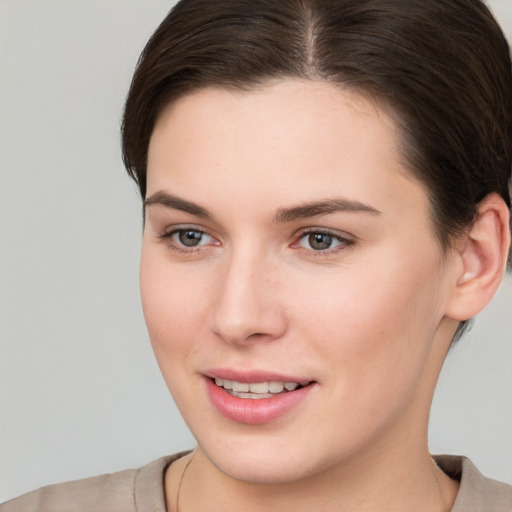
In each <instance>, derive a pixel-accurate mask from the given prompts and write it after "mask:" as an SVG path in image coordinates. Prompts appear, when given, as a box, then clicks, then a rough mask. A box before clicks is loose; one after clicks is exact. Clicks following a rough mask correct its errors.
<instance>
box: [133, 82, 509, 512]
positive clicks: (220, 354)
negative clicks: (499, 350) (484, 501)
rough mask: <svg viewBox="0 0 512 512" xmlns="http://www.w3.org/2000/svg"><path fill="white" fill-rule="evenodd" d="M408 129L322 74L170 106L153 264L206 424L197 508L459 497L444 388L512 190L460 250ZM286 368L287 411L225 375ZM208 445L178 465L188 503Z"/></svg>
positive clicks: (196, 425) (175, 357) (161, 310)
mask: <svg viewBox="0 0 512 512" xmlns="http://www.w3.org/2000/svg"><path fill="white" fill-rule="evenodd" d="M398 142H399V139H398V134H397V132H396V130H395V125H394V123H393V121H392V119H391V118H390V117H389V116H388V115H387V114H386V113H385V112H384V111H383V110H381V109H379V108H378V107H377V106H376V105H375V104H373V103H371V102H369V101H367V100H365V99H363V98H362V97H360V96H358V95H356V94H354V93H350V92H347V91H343V90H342V89H340V88H338V87H335V86H334V85H330V84H326V83H322V82H312V81H310V82H306V81H298V80H283V81H280V82H276V83H273V84H269V85H268V86H265V87H262V88H259V89H255V90H252V91H250V92H229V91H225V90H219V89H213V88H211V89H205V90H201V91H199V92H196V93H194V94H191V95H189V96H186V97H184V98H182V99H180V100H179V101H178V102H176V103H175V104H174V105H172V106H171V107H169V108H168V109H167V110H166V111H165V112H164V113H163V115H162V116H161V117H160V119H159V121H158V122H157V124H156V127H155V130H154V132H153V135H152V138H151V143H150V147H149V154H148V175H147V188H148V192H147V200H146V201H147V202H146V223H145V231H144V237H143V244H142V259H141V273H140V279H141V291H142V300H143V307H144V314H145V317H146V322H147V325H148V330H149V334H150V337H151V341H152V345H153V349H154V351H155V354H156V357H157V360H158V363H159V366H160V368H161V371H162V374H163V376H164V379H165V380H166V383H167V385H168V387H169V389H170V391H171V393H172V395H173V397H174V399H175V401H176V403H177V405H178V407H179V409H180V412H181V413H182V415H183V417H184V419H185V421H186V422H187V424H188V426H189V428H190V429H191V431H192V433H193V434H194V436H195V438H196V440H197V442H198V446H197V448H196V450H195V451H194V454H193V459H192V463H191V464H190V466H189V467H188V469H187V474H186V478H185V479H184V480H183V484H182V487H181V490H180V510H181V512H183V511H185V512H188V511H195V510H197V511H199V510H201V511H210V510H211V511H217V510H223V511H226V512H228V511H231V510H233V511H235V510H237V511H239V510H244V511H249V512H250V511H252V510H257V511H266V510H279V511H288V510H293V511H295V512H300V511H302V510H304V511H306V510H307V511H311V510H322V511H327V512H329V511H331V510H333V511H338V512H339V511H349V510H350V511H354V510H357V511H368V512H370V511H382V510H393V511H396V512H400V511H402V510H403V511H405V510H415V511H418V512H422V511H425V512H426V511H429V512H434V511H439V512H441V511H448V510H450V508H451V506H452V504H453V501H454V499H455V496H456V493H457V488H458V484H457V483H456V482H454V481H452V480H450V479H449V478H448V477H447V476H446V475H444V473H442V472H441V471H440V470H439V469H438V468H437V466H436V465H435V464H434V463H433V461H432V458H431V457H430V455H429V452H428V446H427V427H428V414H429V408H430V403H431V400H432V394H433V391H434V387H435V383H436V380H437V377H438V374H439V371H440V368H441V366H442V363H443V360H444V357H445V355H446V352H447V350H448V348H449V345H450V341H451V338H452V336H453V334H454V333H455V330H456V328H457V325H458V322H459V321H460V320H463V319H465V318H469V317H470V316H472V315H474V314H476V313H477V312H478V310H479V309H482V308H483V307H484V306H485V303H486V301H488V300H490V297H491V296H492V293H493V288H494V289H495V287H497V286H498V284H497V283H499V279H500V272H501V273H502V271H503V261H504V254H505V252H506V246H507V244H508V241H507V240H508V239H507V235H506V234H505V232H506V230H505V229H504V228H503V225H506V224H504V222H505V221H506V208H505V210H504V209H503V205H501V204H500V203H499V201H497V200H495V203H496V204H495V205H494V206H492V204H491V206H489V205H487V206H486V208H487V209H485V208H483V207H482V208H481V212H482V219H484V217H485V219H486V220H487V224H488V225H489V226H490V227H489V228H488V229H487V230H486V229H483V231H484V234H485V236H484V238H485V237H486V236H487V233H488V232H491V233H494V235H492V236H494V238H493V242H490V241H489V240H490V238H492V236H490V237H489V236H487V238H485V240H486V241H487V242H488V243H487V244H482V243H479V242H475V241H474V240H472V239H471V238H470V237H469V236H468V237H466V238H464V239H463V240H461V241H460V243H459V244H458V245H457V248H455V249H453V250H451V251H447V252H446V251H443V250H442V249H441V248H440V246H439V244H438V242H437V239H436V236H435V234H434V232H433V229H432V222H431V219H430V216H429V203H428V199H427V195H426V193H425V190H424V188H423V186H422V185H420V184H419V183H418V182H417V181H415V180H413V179H412V178H411V176H410V174H409V173H408V172H407V170H406V169H405V168H404V164H403V159H402V158H401V156H400V154H399V151H398V146H399V144H398ZM486 204H487V203H486ZM305 205H309V207H308V208H303V207H304V206H305ZM311 205H314V208H313V207H311ZM496 205H497V206H496ZM299 207H300V208H299ZM484 210H485V211H484ZM487 210H488V211H489V212H490V213H488V212H487ZM484 224H485V223H484ZM497 225H499V226H501V227H500V229H499V230H498V231H497V229H496V226H497ZM496 233H499V236H498V235H496ZM497 238H499V240H498V241H496V240H495V239H497ZM475 240H476V237H475ZM493 243H494V245H493ZM484 245H485V249H482V247H483V246H484ZM491 246H492V247H491ZM493 251H494V252H493ZM491 253H492V254H495V255H496V257H495V258H494V259H493V258H492V257H491ZM484 260H485V262H484ZM483 262H484V263H483ZM484 271H485V272H486V276H487V281H485V280H481V282H480V285H477V284H475V282H476V281H477V279H479V278H481V276H482V274H483V273H484ZM490 273H493V276H495V277H494V278H492V279H491V277H489V275H490ZM471 286H472V288H471ZM475 290H476V291H475ZM482 290H485V292H484V291H482ZM484 295H485V297H484ZM487 296H489V298H487ZM223 372H224V373H223ZM226 372H227V373H226ZM217 374H218V375H217ZM226 375H229V377H226ZM266 375H268V379H266V377H265V376H266ZM279 376H283V377H282V380H283V381H285V380H290V381H296V382H297V383H300V384H302V385H304V387H303V388H302V390H301V389H297V390H295V391H291V392H289V395H287V397H286V398H288V397H292V396H298V397H300V398H297V399H296V400H295V401H294V402H293V404H292V405H291V406H290V407H287V408H284V409H279V407H277V409H279V411H280V412H279V413H278V414H277V415H275V414H273V413H271V414H267V412H265V411H263V413H261V414H260V412H261V411H260V410H259V409H255V408H253V405H252V404H253V403H256V402H260V404H263V403H264V402H263V401H260V400H252V399H251V398H247V397H245V398H244V397H235V398H233V397H232V396H231V394H230V392H229V391H224V389H223V388H222V387H219V386H216V385H215V384H214V383H213V382H212V379H213V378H214V377H223V378H231V379H234V380H237V381H239V382H241V383H246V382H252V383H254V382H260V381H262V380H264V379H266V380H280V379H279ZM285 376H286V377H285ZM212 389H213V391H212ZM210 391H212V393H213V394H212V393H210ZM223 394H225V395H223ZM212 396H220V398H219V399H218V402H220V403H224V398H226V400H227V403H228V404H229V407H230V408H231V409H230V410H232V409H235V412H234V413H229V412H228V413H226V412H225V410H223V409H222V406H218V403H217V402H216V399H214V398H212ZM265 400H266V403H270V402H271V401H272V400H274V401H275V403H279V402H278V400H276V399H275V397H273V395H271V397H269V398H266V399H265ZM216 404H217V405H216ZM219 407H220V408H219ZM263 409H265V407H263ZM240 410H243V411H245V412H243V413H241V412H240ZM189 461H190V456H189V457H188V458H183V459H180V460H179V461H177V462H176V463H174V464H173V465H172V466H171V467H170V468H169V470H168V471H167V474H166V498H167V501H168V503H167V504H168V508H169V510H174V509H175V503H176V495H177V492H178V487H179V481H180V478H181V475H182V473H183V470H184V468H185V465H186V463H187V462H189ZM197 489H201V492H197Z"/></svg>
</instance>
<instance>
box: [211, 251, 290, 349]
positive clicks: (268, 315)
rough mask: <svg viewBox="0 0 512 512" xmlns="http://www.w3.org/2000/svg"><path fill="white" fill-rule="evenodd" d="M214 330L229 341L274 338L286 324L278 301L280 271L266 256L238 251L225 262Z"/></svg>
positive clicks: (215, 306) (279, 335)
mask: <svg viewBox="0 0 512 512" xmlns="http://www.w3.org/2000/svg"><path fill="white" fill-rule="evenodd" d="M217 283H218V284H217V293H216V294H215V297H214V304H213V307H212V310H211V330H212V331H213V333H214V334H215V335H217V336H218V337H220V338H221V339H222V340H224V341H225V342H227V343H230V344H244V343H246V342H248V341H250V340H256V339H260V340H266V341H270V340H275V339H277V338H279V337H281V336H282V335H283V334H284V332H285V331H286V328H287V322H286V318H285V311H284V307H283V304H280V301H279V296H280V294H279V292H278V289H279V271H278V269H277V267H276V265H272V264H271V263H269V262H267V261H266V260H265V258H263V257H255V256H254V255H247V254H239V255H233V257H231V259H230V261H228V262H225V266H224V268H223V271H222V272H220V273H219V275H218V279H217Z"/></svg>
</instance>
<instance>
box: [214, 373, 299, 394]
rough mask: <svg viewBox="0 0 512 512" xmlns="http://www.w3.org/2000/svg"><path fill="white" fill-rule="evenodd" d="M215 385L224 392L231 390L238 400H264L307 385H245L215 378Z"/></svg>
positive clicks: (260, 383)
mask: <svg viewBox="0 0 512 512" xmlns="http://www.w3.org/2000/svg"><path fill="white" fill-rule="evenodd" d="M215 384H217V386H219V387H221V388H224V389H226V390H231V391H232V394H236V396H239V397H240V398H266V397H270V396H272V394H278V393H282V392H283V391H284V390H286V391H294V390H296V389H297V388H298V387H299V386H300V385H303V386H305V385H307V384H308V382H304V383H299V382H281V381H277V380H273V381H270V382H251V383H247V382H237V381H235V380H228V379H221V378H220V377H216V378H215ZM256 395H258V396H256Z"/></svg>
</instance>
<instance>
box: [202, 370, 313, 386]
mask: <svg viewBox="0 0 512 512" xmlns="http://www.w3.org/2000/svg"><path fill="white" fill-rule="evenodd" d="M203 375H204V376H205V377H208V378H210V379H214V378H216V377H217V378H219V379H228V380H234V381H236V382H245V383H248V384H251V383H255V382H270V381H278V382H298V383H307V382H312V381H313V379H310V378H308V377H304V376H297V375H290V374H283V373H276V372H272V371H267V370H236V369H233V368H212V369H210V370H207V371H205V372H203Z"/></svg>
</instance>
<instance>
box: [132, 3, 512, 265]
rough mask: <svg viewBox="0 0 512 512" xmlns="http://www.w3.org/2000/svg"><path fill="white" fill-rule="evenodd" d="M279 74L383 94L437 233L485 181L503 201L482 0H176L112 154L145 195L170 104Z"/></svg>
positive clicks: (506, 66) (489, 22) (501, 138)
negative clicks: (156, 136) (151, 153)
mask: <svg viewBox="0 0 512 512" xmlns="http://www.w3.org/2000/svg"><path fill="white" fill-rule="evenodd" d="M286 77H291V78H293V77H297V78H305V79H314V80H325V81H328V82H331V83H335V84H339V85H340V86H341V87H344V88H350V89H352V90H355V91H356V92H359V93H361V94H364V95H367V96H370V97H372V98H375V99H376V100H377V101H378V102H381V103H382V104H386V105H387V106H390V107H391V109H392V111H393V112H394V113H395V114H396V118H397V120H398V126H399V128H400V130H401V134H402V153H403V156H404V157H405V160H406V162H407V165H408V168H409V169H410V172H411V173H412V174H413V175H414V176H415V177H416V178H417V179H418V180H419V181H420V182H421V183H423V184H424V185H425V187H426V190H427V191H428V194H429V198H430V203H431V211H432V219H433V224H434V227H435V231H436V233H437V236H438V238H439V240H440V242H441V244H442V246H443V247H445V248H446V247H448V246H449V244H450V242H451V240H452V239H453V238H454V237H455V236H456V235H457V234H459V233H460V232H461V231H462V230H464V229H465V228H466V227H467V226H468V225H470V223H471V222H472V220H473V219H474V215H475V212H476V208H477V205H478V203H479V202H480V201H481V200H482V199H483V198H484V197H485V196H486V195H488V194H489V193H491V192H497V193H498V194H499V195H500V196H501V197H502V198H503V200H504V201H505V202H506V204H507V205H508V207H509V209H510V206H511V204H510V189H509V187H510V175H511V168H512V75H511V63H510V54H509V47H508V44H507V42H506V40H505V37H504V36H503V33H502V31H501V29H500V28H499V26H498V24H497V23H496V21H495V20H494V18H493V16H492V15H491V13H490V12H489V10H488V9H487V7H486V6H485V5H484V3H483V2H482V1H481V0H215V1H212V0H181V1H180V2H178V4H177V5H176V6H175V7H174V8H173V9H172V10H171V11H170V13H169V14H168V16H167V17H166V18H165V19H164V21H163V22H162V23H161V25H160V26H159V27H158V28H157V30H156V32H155V33H154V34H153V36H152V37H151V39H150V40H149V42H148V43H147V45H146V47H145V49H144V51H143V53H142V55H141V57H140V60H139V62H138V65H137V69H136V71H135V75H134V77H133V81H132V84H131V88H130V91H129V94H128V98H127V100H126V107H125V112H124V119H123V125H122V145H123V159H124V163H125V165H126V168H127V170H128V173H129V174H130V175H131V176H132V177H133V178H134V179H135V180H136V182H137V183H138V186H139V188H140V192H141V195H142V197H143V198H144V197H145V194H146V166H147V151H148V146H149V141H150V137H151V134H152V132H153V129H154V126H155V123H156V121H157V118H158V116H159V114H160V113H161V112H162V110H163V109H164V108H165V107H166V106H167V105H169V104H170V103H172V102H174V101H176V100H177V99H178V98H180V97H182V96H183V95H186V94H188V93H190V92H192V91H194V90H197V89H200V88H204V87H208V86H220V87H224V88H230V89H237V90H247V89H250V88H251V87H254V86H256V85H261V84H262V83H265V82H266V81H268V80H271V79H279V78H286ZM509 260H510V258H509Z"/></svg>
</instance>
